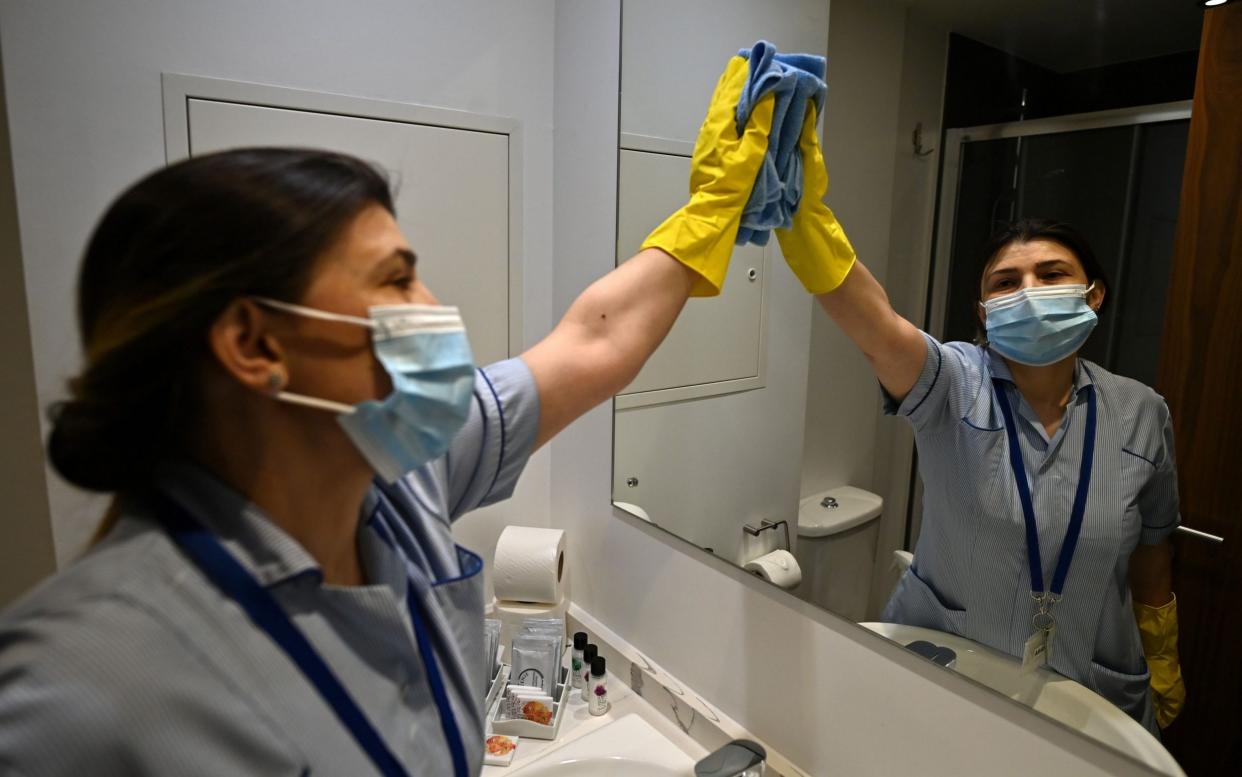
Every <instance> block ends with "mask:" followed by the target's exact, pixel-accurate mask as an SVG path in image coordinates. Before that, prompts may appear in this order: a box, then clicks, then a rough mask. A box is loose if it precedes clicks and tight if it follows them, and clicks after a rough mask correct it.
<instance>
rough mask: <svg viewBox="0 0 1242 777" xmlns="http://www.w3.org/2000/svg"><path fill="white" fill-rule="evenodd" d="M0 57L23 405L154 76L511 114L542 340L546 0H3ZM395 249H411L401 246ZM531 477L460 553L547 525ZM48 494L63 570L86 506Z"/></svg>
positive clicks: (53, 490)
mask: <svg viewBox="0 0 1242 777" xmlns="http://www.w3.org/2000/svg"><path fill="white" fill-rule="evenodd" d="M0 50H2V51H3V66H4V75H5V80H6V83H7V86H8V107H9V120H10V127H11V135H12V138H11V139H12V147H13V168H14V179H15V182H16V187H17V191H18V195H19V200H20V206H21V207H20V217H21V238H22V254H23V259H24V267H25V282H26V293H27V298H28V300H29V301H30V310H29V315H30V330H31V332H32V338H33V349H34V364H35V378H36V385H37V389H38V403H39V406H40V407H46V406H47V405H48V404H49V403H50V402H52V401H53V400H54V399H56V398H58V397H60V396H62V394H63V389H64V386H65V382H66V380H67V379H68V377H69V376H70V375H72V374H73V373H74V371H75V370H76V369H77V368H78V366H79V359H80V354H79V349H78V342H77V333H76V328H75V323H74V319H73V309H74V308H73V305H74V300H73V288H74V277H75V275H76V272H77V266H78V260H79V257H80V254H81V251H82V248H83V246H84V245H85V242H86V239H87V236H88V235H89V232H90V230H91V228H92V226H93V225H94V223H95V221H96V219H98V218H99V216H100V215H101V214H102V212H103V210H104V208H105V207H106V205H107V204H108V202H109V201H110V200H111V199H112V198H113V197H115V196H116V195H117V194H118V193H119V192H120V191H121V189H122V188H124V187H125V186H127V185H128V184H130V183H132V182H133V181H134V180H136V179H137V178H138V177H139V176H141V175H142V174H144V173H146V172H148V171H150V170H152V169H154V168H156V167H159V166H161V165H162V164H163V163H164V128H163V114H162V107H161V105H162V104H161V92H160V73H161V72H175V73H188V74H193V75H204V76H213V77H217V78H226V79H235V80H240V81H255V82H262V83H268V84H275V85H279V86H289V87H295V88H300V89H309V90H315V91H326V92H340V93H345V94H350V95H357V96H364V97H375V98H381V99H387V100H399V101H404V102H411V103H419V104H424V105H432V106H439V107H445V108H456V109H460V110H466V111H473V112H477V113H484V114H492V115H501V116H509V117H513V118H516V119H518V120H519V121H521V122H522V125H523V130H524V132H523V141H524V146H523V148H522V156H523V160H524V163H525V175H524V178H523V200H524V202H523V205H524V217H525V224H524V229H523V240H524V245H523V253H524V255H525V257H526V268H525V282H526V288H525V297H524V308H523V309H524V316H525V335H526V342H527V343H531V342H534V341H535V340H537V339H538V338H539V337H541V336H542V335H543V334H545V333H546V332H547V331H548V328H549V326H550V322H551V320H550V318H549V305H550V299H551V297H550V288H551V277H552V276H551V262H550V257H551V252H552V240H551V234H552V212H551V199H552V197H551V195H552V176H551V153H552V125H551V115H552V62H553V5H552V2H551V0H526V1H524V2H504V3H500V2H487V1H486V0H470V1H467V2H454V3H443V2H434V0H421V1H419V2H413V1H412V0H382V1H381V0H372V1H371V2H368V3H338V2H333V1H332V0H313V1H312V2H305V1H303V0H269V1H267V2H263V3H253V2H247V1H246V0H216V1H213V2H210V3H204V2H195V0H106V1H103V2H91V3H77V2H69V1H68V0H50V1H49V2H20V3H18V2H15V3H4V4H3V6H2V7H0ZM608 90H609V91H614V90H613V87H611V86H609V87H608ZM614 93H615V92H614ZM407 185H409V184H407ZM410 238H411V240H412V241H413V242H414V245H415V246H416V247H417V245H418V235H411V236H410ZM45 432H46V430H45ZM547 477H548V473H547V456H546V455H543V456H541V457H540V459H539V460H537V461H535V462H533V463H532V466H531V471H530V472H529V473H528V475H527V477H526V479H525V480H524V481H523V483H522V488H521V489H520V490H521V495H520V498H519V499H517V500H514V501H511V502H509V503H507V504H505V505H503V506H500V507H497V508H492V509H491V511H490V515H489V514H486V513H485V514H482V515H476V516H472V517H471V518H469V519H468V520H467V522H466V523H463V525H462V528H461V532H460V534H461V535H462V536H463V538H464V541H465V542H466V544H469V545H471V546H473V547H477V548H478V549H479V550H481V551H484V552H485V554H486V555H489V556H490V553H491V551H492V548H493V545H494V542H495V539H494V538H495V536H496V535H497V534H498V533H499V527H500V526H501V525H503V523H504V522H505V521H507V520H513V521H514V522H519V523H527V524H534V525H544V524H546V522H547ZM49 483H50V485H49V487H48V494H47V497H46V498H47V499H48V500H49V501H50V504H51V511H52V516H53V532H54V535H55V538H56V551H57V557H58V558H59V560H60V562H61V563H64V562H65V561H66V560H68V559H71V558H72V557H74V556H75V555H76V554H77V553H78V552H79V549H80V547H81V544H82V542H83V541H84V539H85V538H86V537H87V536H89V534H90V532H91V530H92V529H93V527H94V525H95V521H96V517H97V516H98V515H99V514H100V512H101V511H102V504H101V501H102V500H101V499H99V498H98V497H96V498H91V497H89V496H87V495H85V494H83V493H81V492H79V491H76V490H74V489H72V488H70V487H68V486H67V485H66V484H65V483H63V481H61V480H60V479H59V478H58V477H56V476H55V475H54V474H51V475H50V476H49ZM31 488H32V489H37V488H38V486H37V483H33V482H32V485H31ZM32 498H33V496H32Z"/></svg>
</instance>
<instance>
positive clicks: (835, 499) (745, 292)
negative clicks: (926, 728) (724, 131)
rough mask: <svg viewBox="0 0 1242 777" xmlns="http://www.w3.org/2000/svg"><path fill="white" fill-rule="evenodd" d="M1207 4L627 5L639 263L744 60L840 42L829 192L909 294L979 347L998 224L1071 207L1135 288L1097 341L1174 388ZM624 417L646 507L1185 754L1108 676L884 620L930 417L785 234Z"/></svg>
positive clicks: (626, 78)
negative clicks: (1136, 714) (1190, 145)
mask: <svg viewBox="0 0 1242 777" xmlns="http://www.w3.org/2000/svg"><path fill="white" fill-rule="evenodd" d="M1202 25H1203V10H1202V9H1201V8H1199V7H1197V6H1196V5H1195V4H1194V3H1192V2H1189V1H1187V2H1178V3H1132V2H1120V1H1115V2H1114V1H1111V0H1110V1H1107V2H1092V3H1082V2H1055V3H1049V2H1045V1H1044V0H1004V2H994V3H978V2H968V1H966V0H906V2H876V1H875V0H831V3H829V2H825V0H781V1H780V2H770V3H763V4H757V3H746V2H741V0H736V1H733V2H708V1H707V0H702V1H701V2H700V1H698V0H695V1H693V2H679V3H672V4H670V3H664V2H660V1H659V0H625V1H624V4H623V11H622V42H621V51H622V66H621V98H620V100H621V103H620V104H621V113H620V125H621V126H620V134H619V139H618V166H619V179H618V180H619V183H618V188H619V191H618V212H617V224H618V230H617V235H618V246H617V257H618V261H624V260H625V259H626V258H627V257H628V256H630V255H632V254H633V253H634V252H635V251H636V249H637V247H638V246H639V244H640V243H641V241H642V239H643V237H644V236H645V235H646V234H647V232H648V231H649V230H650V229H652V228H653V227H654V226H655V225H656V224H658V223H659V222H660V221H661V220H662V219H663V217H664V216H665V215H667V214H668V213H669V212H671V211H672V210H674V209H675V208H677V207H679V206H680V204H681V203H682V202H683V201H684V198H685V192H686V180H687V175H688V171H689V168H690V153H691V149H692V147H693V141H694V139H695V135H696V133H697V130H698V126H699V122H700V120H701V118H702V113H703V110H704V108H705V106H706V103H707V98H708V96H709V95H710V93H711V90H712V87H713V85H714V84H715V80H716V78H717V76H718V74H719V72H720V70H721V69H722V67H723V65H724V63H725V61H726V60H727V59H728V57H729V56H730V55H732V54H733V53H735V52H736V51H737V50H738V49H741V48H745V47H749V46H751V45H752V44H753V43H754V42H755V41H757V40H759V39H766V40H769V41H771V42H772V43H774V44H775V45H776V46H777V48H778V49H779V50H781V51H785V52H807V53H813V54H820V55H824V56H826V57H827V60H828V67H827V79H826V80H827V83H828V96H827V103H826V108H825V117H824V121H823V124H822V127H821V130H822V132H823V135H822V136H821V138H822V139H823V143H824V153H825V157H826V160H827V164H828V169H829V174H830V176H831V179H832V185H831V189H830V191H829V195H828V203H829V205H830V206H832V208H833V209H834V210H835V212H836V214H837V216H838V217H839V218H840V219H841V221H842V223H843V224H844V226H845V228H846V230H847V232H848V233H849V235H850V237H851V239H852V241H853V243H854V246H855V247H856V248H857V250H858V253H859V256H860V258H861V259H862V261H864V262H865V263H866V265H867V267H868V268H869V269H870V270H871V272H872V273H873V274H874V275H875V276H876V277H877V279H878V280H879V281H880V282H881V283H882V284H883V285H884V287H885V289H886V290H887V293H888V295H889V298H890V299H891V301H892V303H893V306H894V307H895V308H896V309H897V311H898V312H899V313H901V314H902V315H903V316H905V317H906V318H907V319H908V320H910V321H912V322H914V323H915V325H916V326H918V327H919V328H921V329H924V330H926V331H927V332H929V333H930V334H932V335H934V336H935V337H937V338H938V339H940V340H941V341H952V340H964V341H971V340H972V339H973V338H974V336H975V330H976V325H977V316H976V314H975V313H974V305H975V301H976V300H977V299H978V291H977V290H978V281H979V279H978V277H977V276H978V272H979V259H980V257H979V256H978V252H979V250H980V249H981V248H982V246H983V243H984V242H985V240H986V238H987V237H988V235H989V233H990V232H991V231H992V230H993V229H994V228H995V227H996V226H997V225H999V224H1001V223H1004V222H1008V221H1012V220H1016V219H1018V218H1024V217H1045V218H1052V219H1057V220H1061V221H1067V222H1070V223H1072V224H1074V225H1075V226H1076V227H1078V228H1079V230H1080V231H1081V232H1082V233H1083V234H1084V235H1085V236H1086V237H1087V238H1088V240H1089V241H1090V242H1091V244H1092V245H1093V247H1094V249H1095V252H1096V254H1097V256H1098V258H1099V259H1100V261H1101V264H1102V265H1103V267H1104V270H1105V273H1106V275H1107V277H1108V278H1110V289H1109V293H1110V294H1112V296H1113V299H1112V300H1110V302H1111V303H1112V304H1111V305H1110V306H1109V307H1108V309H1107V311H1106V312H1105V313H1103V314H1102V316H1101V319H1100V323H1099V326H1098V327H1097V329H1096V331H1095V332H1094V333H1093V334H1092V336H1091V339H1090V340H1089V342H1088V345H1087V346H1086V347H1085V349H1084V350H1083V351H1082V352H1081V356H1082V357H1083V358H1085V359H1089V360H1091V361H1092V362H1094V363H1096V364H1099V365H1101V366H1102V367H1104V368H1105V369H1107V370H1109V371H1111V372H1113V373H1116V374H1119V375H1123V376H1128V377H1131V378H1134V379H1135V380H1138V381H1141V382H1143V383H1145V384H1147V385H1153V384H1154V383H1155V380H1156V364H1157V361H1158V358H1159V348H1160V342H1161V332H1162V311H1163V309H1164V301H1165V290H1166V287H1167V278H1168V276H1169V273H1170V271H1171V268H1172V261H1173V253H1174V252H1173V245H1174V228H1175V225H1176V223H1177V217H1178V208H1179V194H1180V190H1181V178H1182V172H1183V163H1184V160H1185V157H1186V151H1187V134H1188V129H1189V120H1190V112H1191V98H1192V96H1193V94H1194V86H1195V73H1196V64H1197V61H1198V48H1199V45H1200V31H1201V28H1202ZM614 428H615V435H614V439H615V451H614V471H613V500H614V504H616V506H617V507H618V508H620V509H621V510H624V511H625V512H627V513H629V514H631V515H633V516H636V517H638V518H639V519H641V520H645V521H649V522H650V523H652V524H654V525H656V526H658V527H660V528H661V529H664V530H666V531H669V532H672V533H673V534H676V535H677V536H679V537H681V538H682V539H684V540H686V541H687V542H688V543H690V544H692V545H693V546H696V547H697V548H698V549H700V551H701V552H705V553H711V554H714V555H716V556H718V557H720V558H722V559H725V560H727V561H729V562H731V563H733V564H737V565H739V566H743V567H745V568H748V569H751V570H752V571H754V572H755V573H756V575H757V576H762V578H763V579H764V580H768V581H770V583H771V584H773V585H779V586H780V587H782V588H785V589H786V590H788V591H789V593H790V595H792V596H795V597H798V598H799V599H802V600H805V601H806V602H809V603H811V604H813V605H816V606H819V607H822V608H825V609H827V610H830V611H832V612H834V613H836V614H838V615H841V616H843V617H845V618H848V619H850V620H853V621H856V622H859V623H861V624H863V625H864V626H866V627H868V628H869V629H871V630H872V631H874V632H876V633H878V634H880V635H882V636H886V637H888V638H891V639H894V640H898V641H900V642H902V643H903V644H910V643H914V642H916V641H919V640H923V641H926V642H931V643H933V646H934V647H937V648H939V647H946V646H947V647H950V648H952V649H954V650H955V653H956V656H957V658H956V662H955V669H956V670H957V671H959V672H961V673H963V674H965V675H967V676H969V677H972V678H973V679H976V680H978V681H980V682H983V683H985V684H987V685H990V686H991V687H993V688H994V689H995V690H997V691H998V692H1000V693H1003V694H1005V695H1007V696H1009V697H1010V698H1013V699H1015V700H1017V701H1018V702H1021V703H1023V704H1027V705H1030V706H1031V707H1033V708H1034V709H1035V710H1037V711H1039V712H1043V713H1045V714H1048V715H1051V716H1052V717H1054V718H1057V719H1058V720H1060V721H1061V722H1063V723H1065V724H1066V725H1068V726H1071V727H1073V728H1076V729H1079V730H1082V731H1083V732H1085V733H1086V734H1087V735H1089V736H1092V737H1095V738H1096V739H1098V740H1099V741H1101V742H1103V743H1105V744H1107V745H1109V746H1112V747H1115V748H1118V749H1121V750H1124V751H1126V752H1128V753H1130V754H1131V755H1133V756H1134V757H1136V758H1138V759H1139V760H1143V761H1145V762H1147V763H1148V764H1150V765H1153V766H1155V767H1156V768H1158V769H1161V770H1164V771H1169V772H1173V773H1177V771H1178V766H1177V764H1176V762H1175V761H1174V759H1173V758H1172V757H1171V756H1170V755H1169V753H1168V752H1167V751H1166V750H1165V749H1164V748H1163V747H1162V746H1161V745H1160V743H1159V741H1158V740H1156V739H1155V738H1154V737H1152V736H1150V735H1149V734H1148V733H1147V731H1146V730H1145V729H1143V728H1142V727H1141V726H1140V725H1139V724H1138V723H1137V722H1135V721H1134V720H1133V719H1131V718H1130V717H1128V716H1127V715H1125V714H1124V713H1122V712H1121V711H1120V710H1119V709H1117V708H1115V707H1112V706H1110V705H1109V704H1108V703H1107V702H1106V701H1104V699H1103V698H1102V697H1101V696H1100V695H1098V694H1096V693H1093V692H1092V691H1090V690H1088V689H1087V688H1085V687H1083V686H1081V685H1077V684H1075V683H1069V682H1061V681H1060V679H1059V678H1058V676H1056V675H1055V674H1052V673H1049V672H1043V673H1035V674H1029V675H1024V674H1021V672H1020V669H1019V664H1020V662H1019V661H1017V660H1016V659H1014V658H1012V657H1009V656H1005V655H1003V654H1001V653H997V652H995V651H990V650H988V649H987V648H984V647H981V646H978V645H976V644H974V643H970V642H969V641H966V640H962V639H956V638H954V637H953V635H948V634H945V633H940V632H934V631H929V630H926V629H921V628H918V627H913V626H904V625H902V624H885V623H883V622H882V618H881V615H882V613H883V611H884V608H885V604H886V602H887V601H888V599H889V597H890V596H891V594H892V593H893V591H894V589H895V587H896V585H897V584H898V580H899V579H900V577H901V575H902V574H903V573H904V570H905V569H907V568H908V567H909V566H910V564H911V563H912V561H913V563H915V564H916V565H917V559H915V558H914V557H913V553H914V551H915V550H916V549H917V547H918V545H919V538H920V534H921V531H922V528H923V525H922V520H921V516H922V487H921V482H920V477H919V467H918V461H917V453H916V450H915V446H914V439H913V435H912V434H911V431H910V428H909V424H907V423H906V422H905V421H904V420H902V419H898V418H893V417H891V416H886V415H884V414H883V413H882V403H881V393H880V390H879V387H878V384H877V382H876V379H875V377H874V375H873V373H872V371H871V370H870V368H869V365H868V363H867V362H866V361H865V359H864V358H863V357H862V356H861V355H860V354H859V353H858V351H857V350H856V348H855V347H854V346H853V344H852V343H851V342H850V341H849V340H847V339H846V337H845V336H844V335H843V334H842V333H841V332H840V330H839V329H837V328H836V326H835V325H834V324H833V323H832V321H831V320H830V319H829V318H828V317H827V316H826V315H825V313H824V311H823V310H822V309H820V308H819V306H818V305H816V304H815V302H814V300H813V299H812V298H811V297H810V296H809V295H808V294H807V293H806V292H805V291H804V290H803V289H802V287H801V286H800V285H799V283H798V281H797V280H796V279H795V278H794V277H793V275H792V274H791V273H790V271H789V270H788V268H787V267H785V264H784V261H783V259H782V257H781V255H780V249H779V246H778V245H777V241H776V240H772V241H771V242H770V243H769V244H768V245H767V246H766V247H762V248H760V247H757V246H753V245H748V246H744V247H738V248H737V249H736V250H735V252H734V255H733V261H732V265H731V267H730V270H729V275H728V278H727V280H726V283H725V288H724V292H723V294H722V295H721V296H720V297H716V298H710V299H694V300H691V302H690V303H689V306H688V309H687V311H686V313H685V314H683V316H682V318H681V320H679V322H678V323H677V325H676V327H675V328H674V330H673V331H672V333H671V334H670V335H669V337H668V339H667V340H666V342H665V343H664V345H663V346H662V347H661V349H660V351H659V352H657V354H656V356H655V358H653V359H652V360H651V362H650V363H649V364H648V365H647V367H646V368H645V369H644V370H643V372H642V374H641V375H640V376H639V378H638V379H637V380H636V381H635V382H634V383H633V384H632V385H631V386H629V387H628V388H627V389H626V390H625V391H624V392H623V393H622V394H620V395H619V396H618V397H617V400H616V405H615V426H614ZM963 487H969V485H968V484H963ZM781 551H785V552H786V553H787V555H786V554H783V553H781ZM789 560H792V563H785V562H787V561H789ZM931 652H932V653H933V654H934V653H935V652H936V651H934V650H933V651H931ZM936 659H937V657H936V656H934V655H933V660H936ZM940 659H942V660H947V659H944V658H943V656H940Z"/></svg>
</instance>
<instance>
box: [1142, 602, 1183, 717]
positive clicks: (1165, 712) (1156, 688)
mask: <svg viewBox="0 0 1242 777" xmlns="http://www.w3.org/2000/svg"><path fill="white" fill-rule="evenodd" d="M1134 617H1135V619H1136V620H1137V621H1138V627H1139V636H1140V637H1141V638H1142V640H1143V654H1144V655H1146V656H1147V668H1148V669H1150V670H1151V692H1152V700H1153V701H1154V702H1155V705H1156V723H1157V724H1158V725H1159V726H1160V728H1168V726H1169V724H1170V723H1172V722H1173V719H1174V718H1176V717H1177V715H1178V713H1179V712H1181V711H1182V705H1184V704H1185V703H1186V686H1185V685H1184V684H1183V683H1182V668H1181V665H1180V664H1179V663H1178V660H1177V597H1176V596H1174V597H1173V599H1172V600H1171V601H1170V602H1169V603H1168V604H1166V605H1164V606H1163V607H1149V606H1147V605H1146V604H1140V603H1138V602H1135V603H1134Z"/></svg>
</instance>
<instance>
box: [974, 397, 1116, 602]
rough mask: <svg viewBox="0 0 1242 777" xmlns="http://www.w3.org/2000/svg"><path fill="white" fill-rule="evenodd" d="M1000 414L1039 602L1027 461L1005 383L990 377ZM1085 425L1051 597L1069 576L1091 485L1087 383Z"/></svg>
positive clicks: (1039, 567)
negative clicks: (1076, 474)
mask: <svg viewBox="0 0 1242 777" xmlns="http://www.w3.org/2000/svg"><path fill="white" fill-rule="evenodd" d="M992 385H993V387H995V389H996V398H997V400H998V401H999V402H1000V408H1001V414H1002V415H1004V416H1005V432H1006V433H1007V434H1008V435H1009V466H1010V468H1012V469H1013V477H1014V480H1015V481H1016V482H1017V484H1018V500H1019V501H1020V502H1021V503H1022V518H1023V520H1024V521H1025V523H1026V560H1027V564H1028V565H1029V566H1030V570H1031V591H1033V592H1034V593H1035V594H1036V598H1038V599H1040V600H1041V602H1042V600H1043V598H1044V567H1043V562H1042V561H1041V560H1040V557H1039V528H1038V527H1037V526H1036V525H1035V506H1034V503H1033V502H1032V501H1031V487H1030V484H1029V483H1027V481H1026V464H1025V463H1024V462H1023V461H1022V448H1021V446H1020V445H1019V444H1018V427H1017V426H1016V425H1015V424H1014V422H1013V411H1012V410H1011V409H1010V408H1009V398H1008V397H1006V396H1005V384H1004V383H1003V382H1002V381H1001V380H1000V379H999V378H993V379H992ZM1086 391H1087V428H1086V430H1085V431H1084V432H1083V441H1082V463H1081V465H1080V466H1079V468H1078V488H1077V489H1076V490H1075V492H1074V507H1073V509H1072V510H1071V511H1070V520H1069V527H1068V528H1067V529H1066V530H1065V540H1064V541H1063V542H1062V543H1061V555H1060V557H1058V558H1057V568H1056V571H1055V572H1054V573H1053V575H1052V588H1051V589H1050V590H1049V593H1051V594H1052V597H1053V599H1054V600H1056V599H1059V598H1060V597H1061V591H1062V590H1064V588H1065V578H1066V576H1068V575H1069V566H1070V561H1071V560H1072V559H1073V558H1074V550H1075V548H1077V547H1078V535H1079V534H1080V533H1081V532H1082V518H1083V515H1084V514H1085V513H1086V511H1087V491H1088V490H1090V487H1091V466H1092V460H1093V459H1094V457H1095V386H1087V387H1086Z"/></svg>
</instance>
